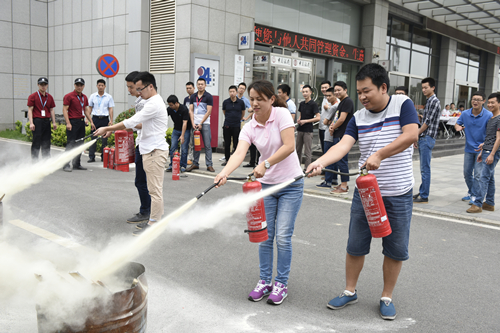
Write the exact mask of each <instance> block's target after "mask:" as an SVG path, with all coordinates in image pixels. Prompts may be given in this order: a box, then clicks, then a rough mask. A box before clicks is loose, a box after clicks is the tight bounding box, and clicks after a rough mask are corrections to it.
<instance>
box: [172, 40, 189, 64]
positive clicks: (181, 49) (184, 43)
mask: <svg viewBox="0 0 500 333" xmlns="http://www.w3.org/2000/svg"><path fill="white" fill-rule="evenodd" d="M190 43H191V39H188V38H186V39H178V40H176V41H175V71H176V72H183V71H185V72H189V71H190V70H191V69H190V67H189V63H190V61H191V59H190V54H191V44H190Z"/></svg>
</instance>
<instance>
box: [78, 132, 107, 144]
mask: <svg viewBox="0 0 500 333" xmlns="http://www.w3.org/2000/svg"><path fill="white" fill-rule="evenodd" d="M92 135H94V134H93V133H91V134H89V135H87V136H86V137H84V138H81V139H76V140H75V142H79V141H83V140H87V139H88V138H90V137H91V136H92ZM101 138H102V136H98V137H97V138H96V139H101Z"/></svg>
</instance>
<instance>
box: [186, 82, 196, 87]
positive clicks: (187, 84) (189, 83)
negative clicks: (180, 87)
mask: <svg viewBox="0 0 500 333" xmlns="http://www.w3.org/2000/svg"><path fill="white" fill-rule="evenodd" d="M186 86H193V88H194V83H193V82H191V81H189V82H188V83H186Z"/></svg>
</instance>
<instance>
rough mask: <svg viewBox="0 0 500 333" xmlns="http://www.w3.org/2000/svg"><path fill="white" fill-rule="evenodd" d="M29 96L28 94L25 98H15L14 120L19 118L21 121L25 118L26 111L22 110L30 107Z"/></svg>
mask: <svg viewBox="0 0 500 333" xmlns="http://www.w3.org/2000/svg"><path fill="white" fill-rule="evenodd" d="M24 95H25V94H23V96H24ZM28 96H29V95H28ZM28 96H26V97H25V98H21V99H14V109H13V111H12V114H13V116H14V122H16V121H18V120H20V121H22V120H23V118H24V112H21V110H27V109H28V106H27V105H26V102H27V101H28Z"/></svg>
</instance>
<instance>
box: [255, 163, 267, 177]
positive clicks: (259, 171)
mask: <svg viewBox="0 0 500 333" xmlns="http://www.w3.org/2000/svg"><path fill="white" fill-rule="evenodd" d="M265 173H266V167H265V165H264V162H262V163H260V164H259V165H257V166H256V167H255V169H253V175H254V176H255V178H262V177H264V174H265Z"/></svg>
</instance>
